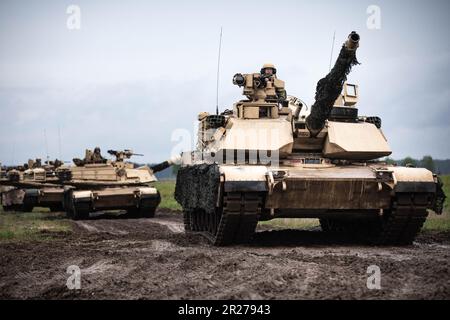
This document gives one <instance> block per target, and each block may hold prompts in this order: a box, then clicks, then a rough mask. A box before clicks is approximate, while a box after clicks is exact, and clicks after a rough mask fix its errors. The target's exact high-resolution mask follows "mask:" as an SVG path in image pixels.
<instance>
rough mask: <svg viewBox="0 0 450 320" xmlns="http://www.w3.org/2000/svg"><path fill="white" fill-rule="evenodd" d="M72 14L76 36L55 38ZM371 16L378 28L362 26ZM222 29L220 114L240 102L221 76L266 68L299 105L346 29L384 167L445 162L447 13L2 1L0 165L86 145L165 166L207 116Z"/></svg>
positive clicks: (354, 78) (357, 7) (448, 150)
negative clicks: (180, 132) (180, 137)
mask: <svg viewBox="0 0 450 320" xmlns="http://www.w3.org/2000/svg"><path fill="white" fill-rule="evenodd" d="M71 4H75V5H78V6H79V8H80V9H81V29H79V30H70V29H68V28H67V19H68V17H69V14H67V13H66V10H67V7H68V6H69V5H71ZM370 5H377V6H378V7H379V8H380V10H381V11H380V13H381V24H380V27H381V28H380V29H369V28H368V27H367V20H368V18H369V16H370V14H368V13H367V8H368V7H369V6H370ZM221 26H223V44H222V63H221V76H220V95H219V99H220V107H221V109H224V108H230V107H231V106H232V104H233V102H235V101H236V100H238V99H241V96H240V94H241V90H239V88H237V87H235V86H233V85H232V83H231V79H232V76H233V74H235V73H236V72H243V73H248V72H257V71H259V69H260V67H261V65H262V64H263V63H264V62H267V61H270V62H273V63H274V64H275V65H276V66H277V69H278V76H279V77H280V78H281V79H283V80H284V81H286V89H287V91H288V94H291V95H295V96H298V97H300V98H302V99H303V100H305V101H306V102H307V103H309V104H311V103H312V102H313V97H314V92H315V86H316V83H317V81H318V80H319V79H320V78H321V77H323V76H324V75H325V74H326V73H327V72H328V67H329V60H330V53H331V44H332V38H333V32H334V31H336V45H335V50H334V58H336V55H337V53H338V51H339V47H340V45H341V44H342V42H343V41H344V40H345V39H346V37H347V35H348V33H349V32H350V31H352V30H356V31H358V32H359V33H360V35H361V46H360V49H359V50H358V53H357V56H358V59H359V61H360V62H361V65H360V66H356V67H355V68H354V69H353V72H352V73H351V75H350V77H349V81H350V82H354V83H357V84H358V85H359V86H360V95H361V96H360V104H359V108H360V114H361V115H362V114H367V115H379V116H380V117H381V118H382V120H383V130H384V132H385V134H386V136H387V137H388V140H389V142H390V145H391V148H392V149H393V150H394V153H393V157H394V158H402V157H405V156H408V155H409V156H413V157H422V156H423V155H425V154H430V155H432V156H433V157H435V158H441V159H442V158H450V142H449V139H450V126H449V120H450V108H449V101H450V91H449V90H450V86H449V84H450V64H449V62H450V37H449V35H448V32H449V30H450V28H449V27H450V1H411V0H405V1H374V0H370V1H361V0H358V1H356V0H355V1H342V0H341V1H298V0H295V1H294V0H293V1H282V0H280V1H273V0H271V1H262V0H259V1H230V0H226V1H194V0H191V1H169V0H165V1H110V0H108V1H106V0H104V1H100V0H96V1H94V0H88V1H81V0H72V1H17V0H14V1H4V0H1V1H0V161H2V162H3V163H4V164H10V163H12V162H14V163H19V162H24V161H26V160H27V159H28V158H31V157H42V158H45V154H46V149H48V152H49V155H50V157H51V158H55V157H59V156H60V151H61V154H62V157H63V159H64V160H70V159H72V158H73V157H81V156H83V155H84V149H85V148H87V147H90V148H94V147H95V146H100V147H101V148H102V150H104V153H106V150H107V149H123V148H131V149H134V150H135V152H139V153H144V154H145V157H143V158H141V159H136V160H138V161H140V162H141V161H142V162H144V161H147V162H156V161H162V160H164V159H166V158H167V157H169V156H170V153H171V150H172V148H173V147H174V145H175V144H176V143H175V142H172V141H171V134H172V132H173V131H174V130H175V129H177V128H185V129H188V130H192V128H193V124H194V123H195V121H196V117H197V114H198V112H200V111H210V112H214V109H215V99H216V97H215V91H216V89H215V86H216V68H217V51H218V42H219V33H220V27H221ZM58 128H60V132H61V135H60V136H61V150H60V148H59V142H58V140H59V139H58ZM44 131H45V133H46V136H47V139H45V136H44ZM46 140H47V146H48V147H46Z"/></svg>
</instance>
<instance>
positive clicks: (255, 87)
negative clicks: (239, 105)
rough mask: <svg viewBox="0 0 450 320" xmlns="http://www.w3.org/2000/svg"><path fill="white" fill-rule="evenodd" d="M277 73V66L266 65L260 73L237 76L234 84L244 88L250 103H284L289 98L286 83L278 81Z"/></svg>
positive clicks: (234, 78)
mask: <svg viewBox="0 0 450 320" xmlns="http://www.w3.org/2000/svg"><path fill="white" fill-rule="evenodd" d="M276 73H277V69H276V68H275V66H274V65H273V64H271V63H266V64H264V66H263V67H262V68H261V71H260V73H251V74H240V73H237V74H235V75H234V77H233V84H235V85H238V86H240V87H244V95H246V96H247V98H248V99H249V100H250V101H255V102H270V103H276V102H278V103H283V102H284V101H286V98H287V94H286V90H285V89H284V81H282V80H280V79H278V78H277V76H276Z"/></svg>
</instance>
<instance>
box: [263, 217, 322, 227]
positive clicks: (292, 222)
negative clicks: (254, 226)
mask: <svg viewBox="0 0 450 320" xmlns="http://www.w3.org/2000/svg"><path fill="white" fill-rule="evenodd" d="M261 225H266V226H270V227H277V228H284V229H310V228H314V227H320V223H319V219H298V218H280V219H273V220H270V221H262V222H261Z"/></svg>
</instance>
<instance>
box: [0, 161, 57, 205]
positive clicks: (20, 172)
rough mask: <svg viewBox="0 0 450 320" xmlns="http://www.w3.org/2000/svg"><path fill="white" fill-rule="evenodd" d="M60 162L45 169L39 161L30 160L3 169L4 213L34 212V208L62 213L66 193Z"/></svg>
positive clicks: (48, 165) (2, 193) (1, 198)
mask: <svg viewBox="0 0 450 320" xmlns="http://www.w3.org/2000/svg"><path fill="white" fill-rule="evenodd" d="M61 165H62V163H61V162H60V161H59V160H55V161H48V162H46V163H45V164H44V165H42V164H41V160H40V159H36V160H28V163H26V164H24V165H22V166H15V167H9V168H3V169H2V173H1V177H0V186H1V187H0V188H1V189H0V194H1V197H0V201H1V204H2V206H3V209H4V210H5V211H12V210H14V211H22V212H31V211H33V208H34V207H44V208H49V209H50V211H52V212H54V211H62V210H63V207H62V204H63V193H64V189H63V187H62V186H61V185H60V184H59V180H58V177H57V176H56V171H55V170H56V168H58V167H59V166H61Z"/></svg>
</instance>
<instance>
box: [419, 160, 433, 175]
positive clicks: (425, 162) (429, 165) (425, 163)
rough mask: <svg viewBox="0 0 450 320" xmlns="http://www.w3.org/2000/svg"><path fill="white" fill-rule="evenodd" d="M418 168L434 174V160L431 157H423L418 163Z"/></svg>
mask: <svg viewBox="0 0 450 320" xmlns="http://www.w3.org/2000/svg"><path fill="white" fill-rule="evenodd" d="M420 166H421V167H423V168H426V169H428V170H430V171H431V172H435V170H436V166H435V164H434V160H433V158H432V157H431V156H424V157H423V158H422V160H421V161H420Z"/></svg>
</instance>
